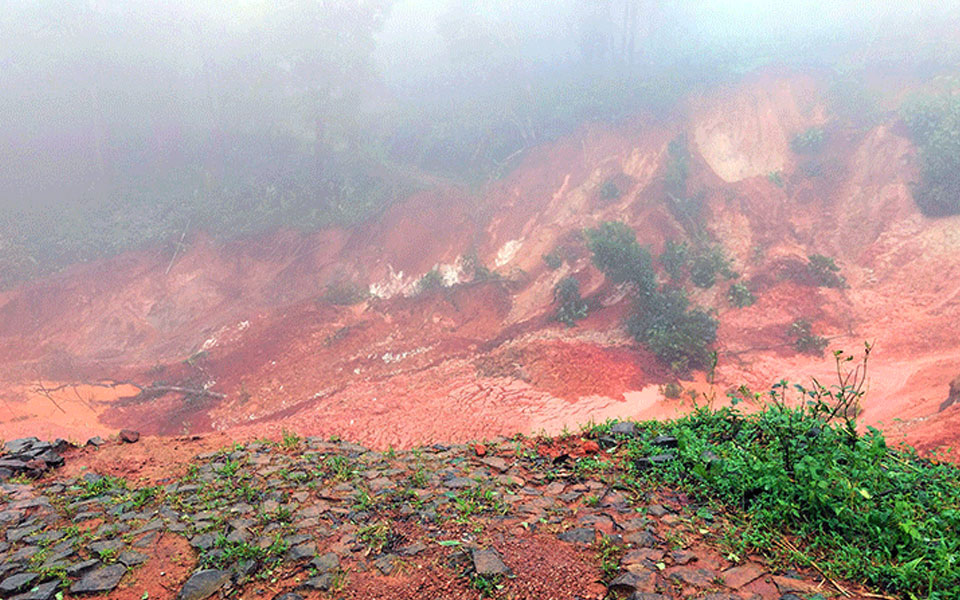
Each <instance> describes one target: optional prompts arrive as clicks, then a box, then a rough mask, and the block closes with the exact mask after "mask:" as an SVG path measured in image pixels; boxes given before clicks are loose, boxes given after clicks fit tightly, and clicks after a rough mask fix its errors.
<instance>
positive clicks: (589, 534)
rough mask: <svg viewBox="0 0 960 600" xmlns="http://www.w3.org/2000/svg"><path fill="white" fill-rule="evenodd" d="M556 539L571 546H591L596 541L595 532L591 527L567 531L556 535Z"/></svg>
mask: <svg viewBox="0 0 960 600" xmlns="http://www.w3.org/2000/svg"><path fill="white" fill-rule="evenodd" d="M557 539H559V540H560V541H561V542H569V543H571V544H592V543H593V542H594V540H595V539H596V531H595V530H594V529H593V528H592V527H578V528H576V529H568V530H567V531H564V532H563V533H561V534H559V535H557Z"/></svg>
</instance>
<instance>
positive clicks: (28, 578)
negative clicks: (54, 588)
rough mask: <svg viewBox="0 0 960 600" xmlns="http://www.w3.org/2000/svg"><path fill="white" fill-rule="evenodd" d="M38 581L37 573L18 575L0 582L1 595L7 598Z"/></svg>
mask: <svg viewBox="0 0 960 600" xmlns="http://www.w3.org/2000/svg"><path fill="white" fill-rule="evenodd" d="M36 580H37V574H36V573H17V574H16V575H11V576H10V577H7V578H6V579H4V580H3V581H0V594H3V595H4V596H7V595H9V594H12V593H14V592H19V591H20V590H22V589H24V588H26V587H27V586H29V585H31V584H32V583H33V582H34V581H36Z"/></svg>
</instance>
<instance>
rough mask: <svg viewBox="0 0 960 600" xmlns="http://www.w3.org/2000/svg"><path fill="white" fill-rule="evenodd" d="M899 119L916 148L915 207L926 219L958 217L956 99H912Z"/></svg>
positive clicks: (959, 106)
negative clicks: (917, 156) (917, 151)
mask: <svg viewBox="0 0 960 600" xmlns="http://www.w3.org/2000/svg"><path fill="white" fill-rule="evenodd" d="M901 116H902V118H903V121H904V122H905V123H906V125H907V128H908V129H909V130H910V134H911V137H912V138H913V141H914V142H916V144H917V145H918V146H919V148H920V182H919V183H918V184H916V185H915V186H914V189H913V197H914V200H915V201H916V203H917V206H918V207H919V208H920V210H921V211H922V212H923V214H925V215H927V216H930V217H942V216H947V215H955V214H960V97H958V96H956V95H954V94H951V93H944V94H939V95H933V96H926V97H914V98H912V99H911V100H909V101H908V102H906V103H905V104H904V106H903V108H902V109H901Z"/></svg>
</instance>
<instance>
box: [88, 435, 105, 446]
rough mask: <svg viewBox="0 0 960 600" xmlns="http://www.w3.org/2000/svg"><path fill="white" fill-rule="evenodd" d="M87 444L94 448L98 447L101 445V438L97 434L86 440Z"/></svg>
mask: <svg viewBox="0 0 960 600" xmlns="http://www.w3.org/2000/svg"><path fill="white" fill-rule="evenodd" d="M87 445H88V446H93V447H94V448H99V447H100V446H102V445H103V439H102V438H101V437H100V436H99V435H98V436H96V437H92V438H90V439H89V440H87Z"/></svg>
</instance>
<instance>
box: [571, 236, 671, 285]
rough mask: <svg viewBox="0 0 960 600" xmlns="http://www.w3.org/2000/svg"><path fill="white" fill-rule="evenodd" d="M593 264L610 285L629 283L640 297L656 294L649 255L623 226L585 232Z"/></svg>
mask: <svg viewBox="0 0 960 600" xmlns="http://www.w3.org/2000/svg"><path fill="white" fill-rule="evenodd" d="M585 235H586V238H587V246H588V247H589V248H590V251H591V252H592V253H593V264H594V265H596V267H597V268H598V269H600V270H601V271H603V273H604V275H606V276H607V277H608V278H609V279H610V280H611V281H612V282H614V283H624V282H629V283H632V284H633V285H634V286H636V289H637V293H638V294H639V296H641V297H648V296H650V295H651V294H653V292H654V291H655V290H656V287H657V279H656V273H655V272H654V270H653V259H652V258H651V257H650V251H649V250H648V249H647V248H645V247H643V246H641V245H640V244H639V243H637V236H636V234H635V233H634V232H633V230H632V229H630V227H628V226H627V224H626V223H622V222H620V221H605V222H603V223H601V224H600V226H599V227H596V228H594V229H588V230H586V232H585Z"/></svg>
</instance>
